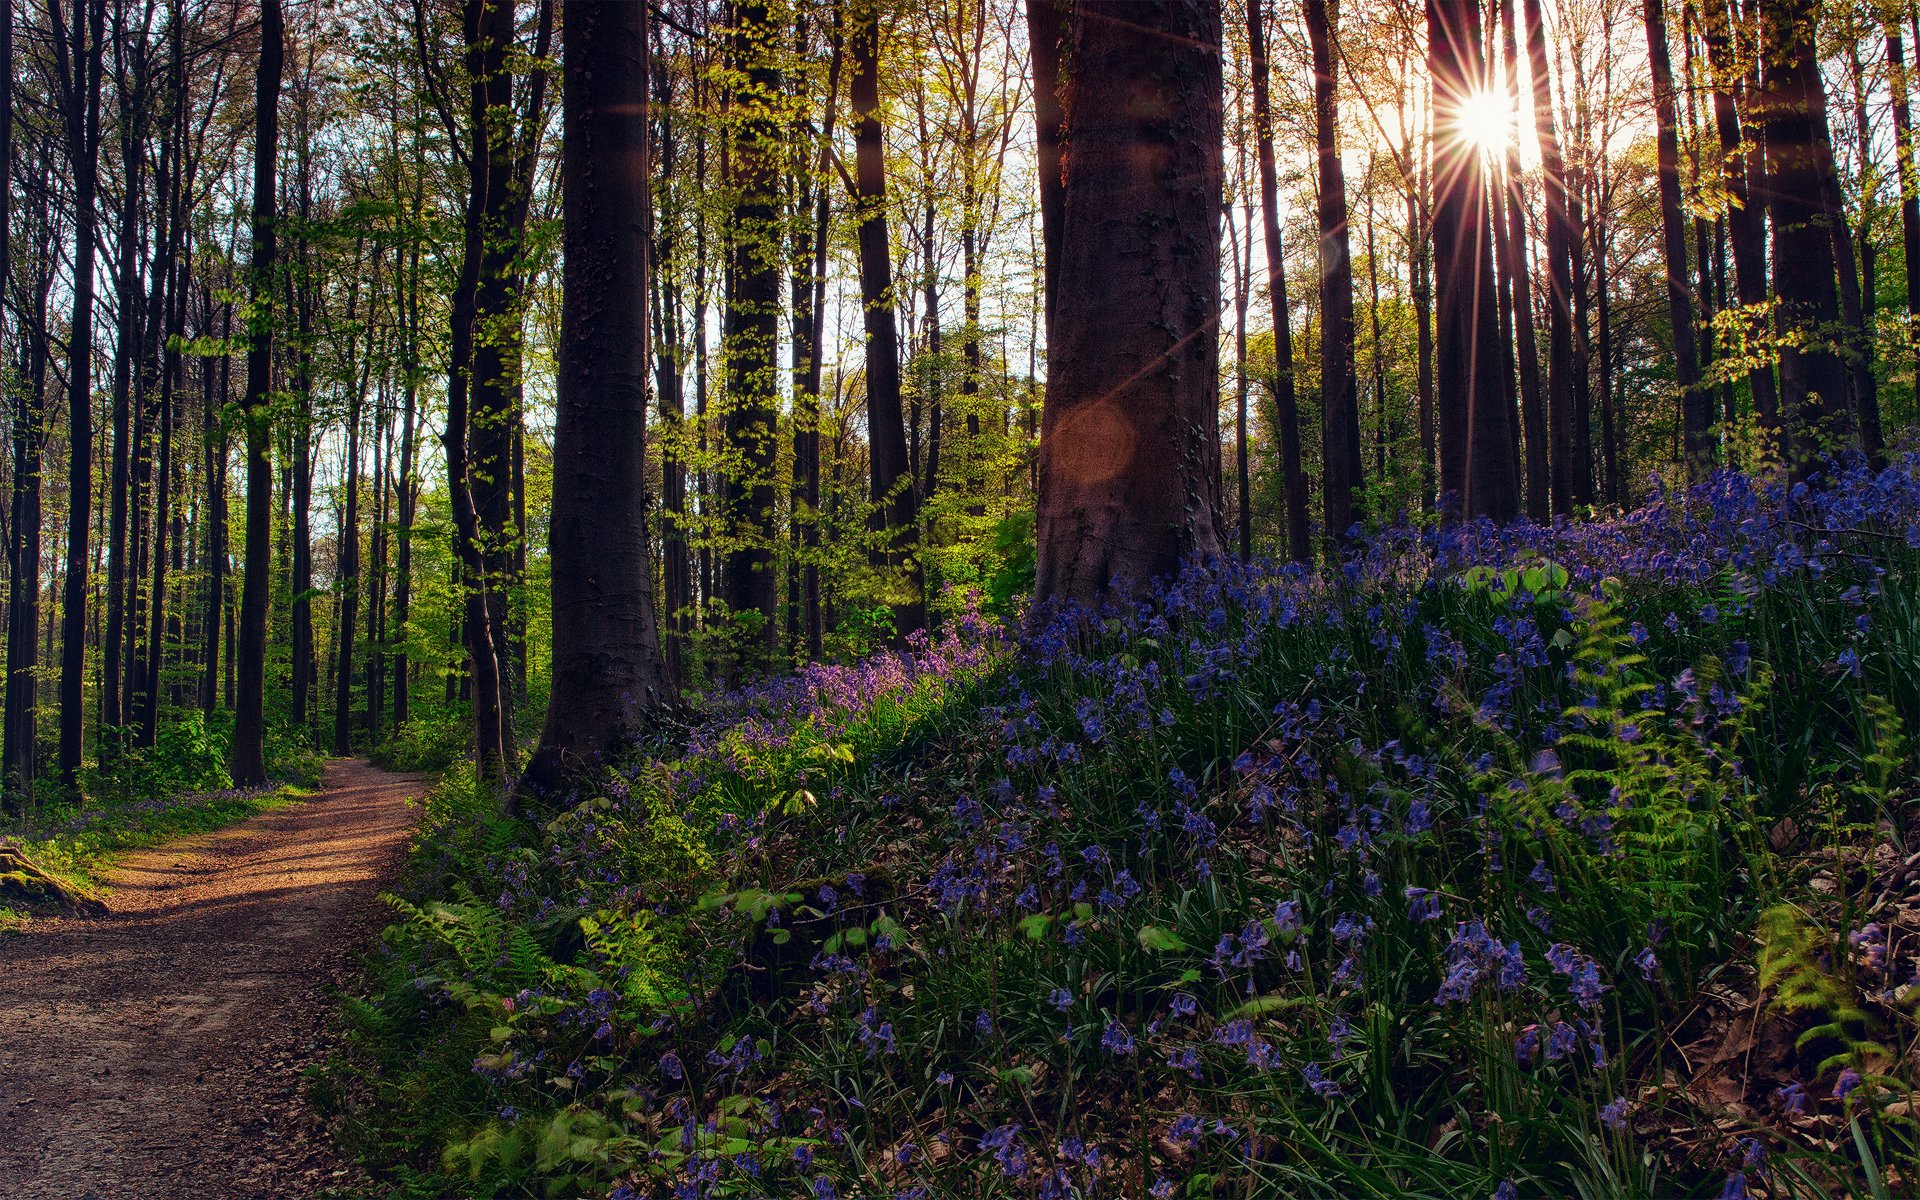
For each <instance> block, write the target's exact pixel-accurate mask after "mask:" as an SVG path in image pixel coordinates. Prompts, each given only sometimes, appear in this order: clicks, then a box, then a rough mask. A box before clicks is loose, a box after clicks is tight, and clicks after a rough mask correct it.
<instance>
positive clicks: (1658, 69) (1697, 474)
mask: <svg viewBox="0 0 1920 1200" xmlns="http://www.w3.org/2000/svg"><path fill="white" fill-rule="evenodd" d="M1641 10H1642V12H1643V13H1644V14H1645V18H1646V29H1647V64H1648V67H1649V69H1650V70H1651V71H1652V74H1653V112H1654V127H1655V143H1656V149H1657V154H1658V159H1659V176H1660V229H1661V235H1662V245H1663V248H1664V254H1665V265H1666V279H1667V320H1668V321H1669V322H1670V323H1671V325H1672V329H1673V360H1674V361H1673V370H1674V382H1675V383H1676V384H1677V385H1678V386H1679V389H1680V426H1681V431H1682V435H1683V437H1684V441H1685V445H1684V449H1683V454H1684V458H1685V466H1686V469H1687V478H1689V479H1691V480H1695V481H1698V480H1700V479H1703V478H1705V477H1706V474H1707V472H1708V471H1710V470H1712V469H1713V460H1714V444H1713V403H1712V397H1711V396H1710V395H1709V394H1708V392H1707V390H1706V389H1705V388H1703V387H1701V386H1700V350H1699V338H1698V335H1697V331H1696V328H1695V325H1694V313H1693V285H1692V282H1691V276H1690V275H1689V273H1688V268H1687V220H1686V214H1685V212H1683V211H1682V209H1681V201H1680V133H1679V127H1680V119H1679V114H1678V110H1677V108H1676V105H1675V101H1674V90H1673V64H1672V62H1671V59H1670V56H1669V54H1668V50H1667V16H1666V10H1665V8H1664V7H1663V4H1662V0H1643V3H1642V6H1641Z"/></svg>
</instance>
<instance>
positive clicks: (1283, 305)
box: [1247, 0, 1313, 562]
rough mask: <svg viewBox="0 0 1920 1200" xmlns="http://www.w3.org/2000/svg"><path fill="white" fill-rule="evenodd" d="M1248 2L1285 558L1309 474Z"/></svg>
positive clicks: (1256, 13)
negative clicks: (1303, 461)
mask: <svg viewBox="0 0 1920 1200" xmlns="http://www.w3.org/2000/svg"><path fill="white" fill-rule="evenodd" d="M1264 4H1265V0H1248V3H1247V46H1248V58H1249V62H1250V69H1251V71H1252V74H1253V127H1254V133H1255V137H1256V140H1257V142H1258V145H1259V157H1260V219H1261V223H1262V224H1261V231H1262V233H1263V234H1264V237H1265V241H1266V250H1267V292H1268V298H1269V300H1270V301H1271V302H1272V305H1273V339H1274V351H1273V353H1274V380H1273V394H1274V408H1275V414H1276V415H1275V424H1276V425H1278V427H1279V436H1280V474H1281V480H1282V486H1283V487H1284V488H1285V490H1286V499H1287V556H1288V557H1289V558H1291V559H1292V560H1293V561H1295V562H1307V561H1308V560H1310V559H1311V558H1312V557H1313V542H1312V538H1311V535H1310V534H1309V532H1308V527H1307V475H1306V471H1305V470H1304V469H1303V468H1302V466H1301V455H1300V412H1299V408H1300V405H1299V399H1298V397H1297V395H1296V393H1295V390H1294V381H1293V318H1292V314H1291V313H1290V312H1289V311H1288V305H1287V260H1286V252H1285V247H1284V246H1282V245H1281V242H1280V183H1279V171H1278V169H1277V166H1276V164H1275V160H1274V152H1273V107H1272V101H1271V100H1270V98H1269V96H1268V74H1269V72H1270V69H1271V68H1270V66H1269V64H1268V60H1267V39H1266V27H1265V21H1264V19H1263V17H1262V13H1261V9H1262V8H1263V7H1264Z"/></svg>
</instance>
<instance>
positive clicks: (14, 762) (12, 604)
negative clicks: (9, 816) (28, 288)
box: [0, 0, 46, 812]
mask: <svg viewBox="0 0 1920 1200" xmlns="http://www.w3.org/2000/svg"><path fill="white" fill-rule="evenodd" d="M0 166H4V168H5V169H6V171H7V173H8V178H9V182H8V185H7V186H6V187H4V188H0V264H4V265H5V269H6V270H7V272H8V274H9V275H11V273H12V270H13V265H12V264H13V259H12V257H11V255H12V247H11V238H10V236H9V235H10V233H11V224H12V199H13V187H12V182H11V178H12V172H13V0H0ZM37 290H38V291H39V294H40V296H41V297H42V299H41V302H40V306H41V309H42V311H43V312H44V308H45V303H46V301H45V299H44V297H45V291H44V289H37ZM3 320H4V313H3V312H0V321H3ZM44 333H45V326H44V323H43V324H42V326H41V327H40V328H38V329H35V330H33V331H32V333H31V335H30V336H31V338H32V339H33V340H34V341H35V342H36V343H37V341H38V339H40V338H41V337H43V336H44ZM21 334H22V331H21V330H20V328H19V326H18V325H17V324H16V325H15V328H14V341H15V344H16V345H17V346H18V347H20V348H21V350H22V354H21V366H22V367H23V368H24V369H23V370H21V372H20V377H19V379H18V380H17V381H16V382H15V389H16V390H15V395H14V402H13V411H12V412H11V413H9V414H8V415H9V417H10V418H11V423H12V425H13V481H12V487H11V488H10V489H9V495H8V500H9V503H8V506H7V516H8V520H7V535H8V536H7V676H6V708H5V714H6V715H5V719H4V726H3V728H0V812H5V811H7V810H9V809H10V808H17V807H19V806H20V803H21V800H22V798H23V797H24V796H25V795H27V794H28V793H30V792H31V790H32V788H33V776H34V761H33V760H34V740H35V739H34V734H35V732H37V731H36V730H35V721H34V709H35V707H36V706H35V705H34V703H33V700H34V696H33V686H34V678H33V668H34V666H35V665H36V663H35V660H36V658H37V655H36V654H35V653H34V652H35V651H36V650H37V649H38V648H39V642H38V638H37V637H36V633H37V625H38V617H39V613H38V606H39V599H40V446H41V426H42V421H43V419H44V418H43V416H42V412H41V410H42V406H43V404H44V400H43V397H42V396H41V394H40V385H41V379H40V378H37V376H39V375H40V372H39V371H37V370H35V369H34V368H33V366H31V365H29V364H30V362H37V361H38V360H39V359H40V358H41V357H42V356H41V355H40V354H39V353H38V352H37V350H29V349H27V347H28V344H29V338H28V337H24V336H21ZM29 356H31V358H29ZM23 630H24V632H23Z"/></svg>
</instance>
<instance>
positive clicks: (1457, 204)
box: [1427, 0, 1520, 521]
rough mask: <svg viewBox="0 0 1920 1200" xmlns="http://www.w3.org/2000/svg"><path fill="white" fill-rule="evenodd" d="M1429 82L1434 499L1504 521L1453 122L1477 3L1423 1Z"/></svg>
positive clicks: (1504, 435) (1509, 486)
mask: <svg viewBox="0 0 1920 1200" xmlns="http://www.w3.org/2000/svg"><path fill="white" fill-rule="evenodd" d="M1427 42H1428V50H1427V64H1428V69H1429V71H1430V72H1431V74H1432V77H1433V89H1434V99H1433V122H1434V144H1433V158H1434V166H1433V172H1434V206H1433V237H1434V258H1435V264H1434V278H1435V283H1436V285H1437V287H1436V290H1437V293H1438V295H1437V300H1438V305H1437V307H1438V310H1439V311H1438V313H1437V314H1436V315H1437V318H1438V320H1437V322H1436V325H1437V329H1436V337H1435V342H1436V350H1437V355H1436V359H1437V361H1436V364H1435V381H1434V382H1435V389H1434V390H1435V394H1436V396H1437V398H1438V401H1439V404H1440V414H1439V427H1440V428H1439V433H1440V490H1441V493H1442V494H1443V495H1444V494H1447V493H1452V494H1453V496H1454V499H1455V503H1456V504H1458V506H1459V511H1460V513H1461V514H1462V515H1463V516H1466V517H1479V516H1487V517H1492V518H1493V519H1494V520H1496V521H1505V520H1509V519H1511V518H1512V517H1513V516H1514V515H1515V513H1517V512H1518V511H1519V508H1520V494H1519V481H1518V478H1517V476H1516V472H1515V466H1514V461H1513V448H1512V443H1513V435H1512V422H1513V415H1512V413H1511V412H1510V411H1509V410H1508V406H1507V403H1506V398H1505V394H1504V389H1503V388H1502V386H1501V376H1500V373H1501V370H1502V367H1503V365H1504V363H1505V361H1506V356H1505V355H1504V354H1503V353H1502V352H1501V347H1500V317H1499V311H1498V297H1497V293H1496V289H1495V285H1494V276H1493V224H1492V213H1491V210H1490V208H1489V205H1488V196H1487V179H1486V171H1485V168H1484V167H1483V165H1482V164H1481V161H1480V152H1479V151H1478V150H1477V149H1476V148H1475V147H1474V145H1473V144H1472V143H1471V142H1470V141H1468V140H1467V139H1466V138H1465V137H1464V136H1462V134H1461V132H1460V117H1459V113H1460V112H1461V109H1462V108H1463V106H1464V105H1466V104H1467V103H1468V102H1469V100H1470V97H1471V96H1472V95H1473V93H1474V91H1475V89H1476V87H1477V84H1478V81H1479V80H1480V79H1481V78H1482V77H1483V76H1484V73H1485V61H1484V55H1483V51H1482V45H1483V43H1482V40H1481V26H1480V6H1479V3H1478V0H1427Z"/></svg>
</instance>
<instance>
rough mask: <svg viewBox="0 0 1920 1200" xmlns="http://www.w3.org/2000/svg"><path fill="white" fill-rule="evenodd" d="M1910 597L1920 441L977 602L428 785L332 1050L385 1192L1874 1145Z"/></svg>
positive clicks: (1773, 1159) (1791, 1167) (1793, 1178)
mask: <svg viewBox="0 0 1920 1200" xmlns="http://www.w3.org/2000/svg"><path fill="white" fill-rule="evenodd" d="M1915 596H1920V463H1916V462H1913V461H1909V462H1907V463H1905V464H1903V465H1902V466H1901V467H1900V468H1897V469H1896V470H1894V471H1891V472H1888V473H1887V474H1885V475H1883V476H1880V477H1877V478H1870V477H1867V476H1865V475H1864V474H1861V473H1858V472H1856V473H1852V474H1848V475H1844V476H1842V477H1840V478H1837V479H1835V480H1834V481H1832V485H1831V486H1830V487H1829V488H1828V489H1827V490H1825V491H1819V492H1815V493H1811V494H1801V493H1793V494H1788V493H1785V492H1783V491H1780V490H1773V489H1768V488H1764V487H1760V486H1757V485H1755V484H1753V483H1751V482H1750V481H1747V480H1744V479H1741V478H1739V477H1737V476H1726V477H1722V478H1720V479H1718V480H1716V481H1715V483H1714V484H1713V485H1712V486H1710V487H1708V488H1705V489H1702V490H1700V491H1698V492H1696V493H1694V494H1692V495H1688V496H1681V495H1672V496H1664V497H1660V498H1658V499H1656V501H1655V502H1654V503H1653V504H1651V505H1649V506H1648V507H1647V508H1645V509H1643V510H1640V511H1637V512H1635V513H1631V514H1627V515H1625V516H1623V517H1620V518H1617V519H1615V520H1613V521H1609V522H1600V523H1595V524H1592V525H1584V526H1574V527H1562V528H1560V529H1557V530H1538V529H1529V528H1525V527H1520V528H1515V529H1509V530H1495V529H1493V528H1491V527H1486V526H1480V527H1469V528H1464V529H1454V530H1449V531H1442V532H1440V533H1424V534H1423V533H1418V532H1415V531H1411V530H1389V531H1384V532H1383V533H1381V534H1380V535H1379V536H1378V537H1377V538H1376V540H1375V541H1374V542H1373V543H1372V544H1371V545H1370V546H1368V547H1366V548H1365V550H1364V552H1363V553H1361V554H1359V555H1358V556H1356V557H1355V558H1354V559H1353V560H1352V561H1351V562H1350V563H1349V564H1348V567H1347V569H1346V570H1345V571H1343V572H1339V573H1334V574H1329V575H1321V576H1309V575H1305V574H1302V573H1301V572H1299V571H1298V570H1297V569H1295V568H1291V567H1286V566H1278V565H1269V564H1254V565H1251V566H1244V567H1242V566H1234V565H1227V566H1223V567H1220V568H1218V569H1215V570H1209V571H1198V570H1196V571H1194V572H1192V573H1190V574H1189V575H1188V576H1186V577H1185V578H1183V579H1182V580H1180V581H1178V582H1177V583H1175V584H1173V585H1170V586H1168V587H1166V588H1164V589H1161V590H1159V591H1157V592H1154V593H1151V594H1147V595H1142V596H1138V597H1134V598H1132V599H1131V600H1129V601H1127V602H1124V603H1116V604H1114V605H1112V606H1111V607H1109V608H1108V609H1106V610H1104V611H1102V612H1098V613H1062V614H1057V615H1056V616H1055V617H1054V619H1051V620H1038V619H1036V620H1035V621H1034V622H1033V623H1032V624H1031V625H1030V626H1029V632H1026V633H1023V634H1018V635H1015V634H1013V633H1010V632H1007V631H1001V630H996V629H994V628H993V627H992V626H990V625H989V624H988V623H986V622H983V621H980V620H978V619H977V618H972V617H966V616H963V617H961V618H959V619H957V620H956V621H955V622H954V623H952V624H950V625H949V626H948V627H947V628H946V629H945V631H944V634H943V640H940V641H937V642H936V643H935V644H934V645H931V646H925V647H920V648H917V649H916V650H914V651H913V652H911V653H908V654H905V655H895V656H882V657H880V658H878V659H876V660H872V661H869V662H866V663H862V664H858V665H856V666H853V667H846V668H812V669H810V670H809V671H808V672H806V673H804V674H802V675H801V676H799V677H796V678H795V679H792V680H785V681H776V682H772V683H769V684H767V685H764V686H762V687H759V688H756V689H753V690H751V691H749V692H746V693H742V694H739V695H735V696H731V697H723V698H720V699H718V700H715V701H713V702H711V703H710V704H709V707H708V710H707V716H706V717H705V719H704V720H703V721H702V722H701V723H699V724H698V725H697V727H695V728H693V729H691V730H688V729H675V730H673V731H671V732H670V733H668V732H665V731H663V732H662V734H661V737H660V740H659V742H658V743H657V744H655V745H654V746H652V747H651V748H650V752H648V753H641V754H637V755H635V756H634V757H633V758H632V759H631V760H629V761H627V762H624V763H622V764H620V765H619V767H618V768H617V769H613V770H609V771H608V772H607V773H606V774H605V775H604V776H603V777H601V778H599V779H596V780H591V781H587V782H586V783H585V784H583V786H582V787H581V788H580V789H579V791H578V792H577V794H574V795H572V796H569V797H566V798H564V799H563V800H560V801H557V802H556V803H555V804H553V806H552V807H551V808H550V809H549V810H547V811H546V812H544V813H541V814H539V816H538V819H536V820H529V821H525V822H520V821H513V820H509V819H507V818H504V817H502V816H501V815H499V812H498V810H497V808H496V806H495V805H494V804H493V802H492V799H491V797H489V796H487V795H485V794H484V793H483V792H482V791H481V790H479V789H477V788H476V787H474V786H473V785H472V783H471V781H470V780H466V779H463V778H456V779H454V780H451V781H450V782H449V783H447V784H445V785H443V786H442V788H440V789H439V790H438V791H436V792H435V794H434V796H433V797H432V798H431V799H430V801H429V804H428V813H427V817H428V819H427V821H426V823H425V824H424V826H423V830H422V833H421V836H420V840H419V842H418V843H417V846H416V850H415V854H414V857H413V861H412V865H411V867H410V871H409V877H408V880H407V882H406V884H405V885H404V886H403V888H402V889H401V894H400V895H397V896H395V897H394V898H393V899H394V906H395V913H396V920H395V923H394V925H393V926H392V927H391V928H390V929H389V930H388V931H387V933H386V935H385V938H384V940H383V945H382V947H381V949H380V951H379V952H378V953H377V954H376V955H375V956H374V957H373V959H372V961H371V962H370V971H369V981H368V988H367V995H366V997H365V998H364V999H362V1000H358V1001H355V1002H354V1003H353V1004H352V1005H351V1006H350V1008H349V1017H350V1019H351V1021H352V1022H353V1024H354V1026H355V1029H356V1037H355V1048H354V1051H353V1053H352V1054H351V1055H350V1056H349V1057H348V1058H346V1059H345V1060H343V1061H341V1062H340V1063H337V1064H335V1067H334V1069H333V1070H332V1072H331V1073H330V1074H329V1076H328V1077H327V1080H326V1082H325V1084H324V1085H323V1088H322V1093H323V1099H325V1100H326V1101H327V1102H328V1104H329V1105H330V1106H331V1108H332V1110H333V1111H334V1113H335V1114H336V1116H337V1118H338V1120H339V1125H340V1128H341V1130H342V1132H343V1135H344V1136H345V1138H346V1140H347V1142H348V1144H349V1145H350V1146H351V1147H352V1148H354V1149H355V1150H356V1151H357V1152H358V1153H359V1154H361V1155H362V1156H363V1157H364V1158H365V1159H366V1160H367V1161H368V1162H369V1163H370V1164H373V1165H375V1166H376V1167H378V1168H379V1169H381V1170H383V1171H384V1173H385V1177H386V1178H387V1179H388V1180H389V1181H390V1185H391V1190H392V1194H394V1195H396V1196H429V1195H443V1194H459V1195H466V1196H475V1197H483V1196H543V1195H610V1196H614V1197H619V1198H621V1200H625V1198H627V1197H637V1196H675V1197H678V1196H712V1197H722V1196H728V1197H731V1196H742V1197H753V1196H806V1195H812V1196H816V1197H827V1196H839V1197H853V1196H862V1197H866V1196H873V1197H905V1198H913V1197H927V1198H931V1197H947V1196H954V1197H969V1198H979V1200H986V1198H988V1197H1003V1196H1004V1197H1014V1196H1019V1197H1036V1198H1040V1200H1067V1198H1068V1197H1076V1196H1079V1197H1086V1196H1129V1197H1133V1196H1148V1197H1152V1198H1153V1200H1165V1198H1167V1197H1173V1196H1185V1197H1200V1196H1222V1197H1224V1196H1234V1197H1247V1196H1256V1195H1257V1196H1281V1195H1328V1194H1339V1195H1355V1196H1363V1195H1364V1196H1383V1197H1384V1196H1400V1195H1421V1196H1456V1197H1462V1198H1466V1197H1484V1196H1487V1195H1489V1194H1497V1195H1503V1196H1505V1195H1510V1194H1514V1193H1517V1194H1519V1195H1582V1196H1593V1197H1600V1196H1644V1195H1697V1196H1721V1195H1724V1196H1739V1195H1747V1194H1752V1195H1766V1196H1770V1197H1784V1196H1796V1197H1798V1196H1805V1197H1816V1196H1836V1197H1837V1196H1852V1195H1858V1196H1863V1197H1864V1196H1871V1195H1876V1194H1881V1193H1885V1192H1892V1193H1898V1192H1899V1191H1901V1190H1902V1189H1903V1188H1909V1187H1911V1186H1913V1184H1914V1182H1915V1180H1916V1179H1920V1138H1917V1137H1916V1126H1915V1123H1914V1118H1913V1116H1912V1107H1911V1104H1910V1102H1909V1098H1910V1097H1911V1096H1912V1090H1913V1085H1914V1082H1915V1078H1914V1076H1915V1072H1914V1067H1913V1062H1914V1054H1913V1047H1914V1045H1915V1044H1916V1041H1920V1024H1917V1023H1916V1020H1915V1010H1916V1005H1917V1003H1920V983H1915V982H1910V980H1911V979H1912V978H1913V976H1914V975H1915V974H1916V967H1920V953H1916V950H1920V917H1917V916H1916V913H1920V898H1916V895H1915V893H1916V892H1920V889H1916V888H1915V887H1913V886H1911V880H1910V879H1909V878H1908V877H1907V876H1906V875H1904V874H1903V873H1902V870H1901V869H1900V866H1899V864H1901V863H1902V862H1904V860H1905V858H1906V857H1907V856H1908V855H1910V854H1911V853H1912V851H1913V850H1914V849H1915V847H1914V846H1913V845H1912V842H1913V834H1914V831H1915V829H1916V826H1915V822H1914V818H1915V816H1916V812H1915V809H1916V796H1917V793H1916V778H1917V775H1920V772H1917V771H1916V764H1915V759H1914V754H1913V749H1912V746H1913V743H1912V740H1911V736H1912V735H1911V731H1912V730H1913V729H1914V728H1915V727H1916V724H1920V693H1916V690H1915V686H1914V683H1913V681H1914V680H1915V679H1916V678H1920V603H1916V601H1915V599H1914V597H1915ZM1743 1038H1744V1039H1745V1041H1746V1044H1745V1045H1744V1046H1739V1043H1740V1042H1741V1039H1743ZM1728 1046H1738V1048H1739V1049H1740V1053H1738V1054H1732V1053H1730V1052H1729V1051H1727V1049H1726V1048H1727V1047H1728Z"/></svg>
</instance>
